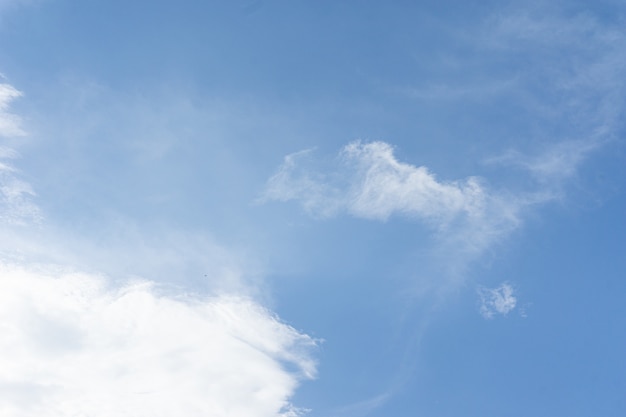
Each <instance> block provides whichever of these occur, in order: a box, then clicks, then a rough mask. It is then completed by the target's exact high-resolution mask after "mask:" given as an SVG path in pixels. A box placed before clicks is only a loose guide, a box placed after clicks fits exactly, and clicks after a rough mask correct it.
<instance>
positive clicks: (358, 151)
mask: <svg viewBox="0 0 626 417" xmlns="http://www.w3.org/2000/svg"><path fill="white" fill-rule="evenodd" d="M308 154H309V151H306V152H298V153H295V154H291V155H288V156H287V157H285V162H284V163H283V165H282V166H281V167H280V168H279V170H278V172H277V173H276V174H275V175H274V176H272V178H270V180H269V181H268V183H267V187H266V190H265V193H264V199H265V200H279V201H289V200H299V201H300V202H301V204H302V205H303V206H304V207H305V209H307V210H308V211H311V212H313V213H314V214H315V213H317V214H322V215H334V214H337V213H338V212H340V211H347V212H348V213H350V214H353V215H354V216H356V217H362V218H366V219H374V220H387V219H388V218H389V217H390V216H391V215H393V214H395V213H398V214H404V215H408V216H415V217H419V218H422V219H424V220H427V221H429V222H432V223H434V224H435V225H437V226H440V227H443V226H444V225H445V224H447V223H448V222H450V221H452V220H453V219H454V218H455V217H456V216H459V215H469V216H472V215H477V214H478V213H479V212H480V211H481V210H482V207H483V206H484V203H485V192H484V190H483V188H482V187H481V185H480V182H479V181H478V180H477V179H476V178H468V179H466V180H464V181H455V182H440V181H437V179H436V178H435V176H434V175H433V174H432V173H430V172H429V171H428V169H427V168H426V167H423V166H422V167H416V166H413V165H409V164H405V163H402V162H399V161H398V160H397V159H396V158H395V156H394V154H393V148H392V146H391V145H389V144H387V143H385V142H371V143H365V144H363V143H361V142H353V143H350V144H349V145H347V146H346V147H344V148H343V150H342V151H341V154H340V160H341V166H339V167H335V170H336V172H334V173H330V174H327V175H326V176H324V175H322V174H321V173H318V172H307V171H302V170H301V169H300V167H299V166H298V163H299V162H300V159H301V158H302V157H304V156H306V155H308ZM338 177H343V178H341V179H340V180H339V181H337V180H334V178H338Z"/></svg>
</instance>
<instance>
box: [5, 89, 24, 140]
mask: <svg viewBox="0 0 626 417" xmlns="http://www.w3.org/2000/svg"><path fill="white" fill-rule="evenodd" d="M21 96H22V93H21V92H20V91H18V90H17V89H15V87H13V86H12V85H10V84H6V83H3V84H0V136H5V137H7V136H8V137H11V136H21V135H23V134H24V131H23V130H22V128H21V126H20V124H21V120H20V117H19V116H17V115H15V114H13V113H11V112H10V111H9V107H10V105H11V103H12V102H13V100H15V99H16V98H18V97H21Z"/></svg>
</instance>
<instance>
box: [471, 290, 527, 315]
mask: <svg viewBox="0 0 626 417" xmlns="http://www.w3.org/2000/svg"><path fill="white" fill-rule="evenodd" d="M513 292H514V291H513V287H512V286H511V285H510V284H508V283H503V284H502V285H500V286H499V287H496V288H485V287H481V288H479V289H478V296H479V297H480V314H481V315H482V316H483V317H484V318H486V319H491V318H493V317H494V316H495V315H496V314H500V315H503V316H506V315H507V314H509V312H511V311H512V310H513V309H514V308H515V306H516V305H517V298H516V297H515V296H514V295H513Z"/></svg>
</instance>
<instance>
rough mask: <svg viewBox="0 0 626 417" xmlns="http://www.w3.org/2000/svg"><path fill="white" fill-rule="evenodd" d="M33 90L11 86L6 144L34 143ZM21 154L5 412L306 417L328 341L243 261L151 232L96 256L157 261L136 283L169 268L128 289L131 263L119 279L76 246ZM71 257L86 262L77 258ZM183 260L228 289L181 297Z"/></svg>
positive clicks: (11, 221) (1, 278)
mask: <svg viewBox="0 0 626 417" xmlns="http://www.w3.org/2000/svg"><path fill="white" fill-rule="evenodd" d="M20 95H21V93H20V92H19V91H18V90H16V89H15V88H14V87H12V86H10V85H8V84H0V136H4V137H6V138H7V141H9V142H10V140H11V138H14V137H16V136H20V135H23V134H24V131H23V130H22V128H21V126H20V123H21V122H20V118H19V117H18V116H16V115H14V114H12V113H11V112H10V103H11V101H12V100H14V99H15V98H17V97H19V96H20ZM17 156H18V155H17V153H16V152H15V151H13V150H12V149H10V148H9V147H7V148H0V231H1V232H2V233H1V234H2V239H0V415H1V416H3V417H4V416H6V417H32V416H39V417H48V416H50V417H59V416H61V417H66V416H67V417H69V416H75V417H79V416H85V417H111V416H119V417H124V416H128V417H142V416H146V417H159V416H163V417H177V416H181V417H182V416H184V417H194V416H198V417H200V416H202V417H205V416H215V417H220V416H228V417H231V416H235V417H237V416H241V417H244V416H245V417H257V416H258V417H277V416H284V417H293V416H296V415H299V414H301V410H299V409H298V408H297V407H294V406H293V405H292V404H291V402H290V399H291V397H292V395H293V394H294V392H295V389H296V388H297V386H298V384H299V383H300V382H301V381H303V380H306V379H311V378H313V377H314V376H315V373H316V365H315V361H314V360H313V359H312V349H314V347H315V345H316V343H315V341H314V340H313V339H311V338H310V337H308V336H307V335H305V334H302V333H300V332H298V331H296V330H295V329H294V328H292V327H290V326H288V325H286V324H285V323H283V322H281V321H280V320H279V319H278V318H277V317H276V316H275V315H274V314H272V313H271V312H270V311H268V310H267V309H265V308H264V307H263V306H262V305H261V304H259V303H258V302H257V301H255V300H254V299H253V298H251V297H250V296H249V294H251V293H253V292H254V291H253V290H247V289H246V288H244V287H245V283H244V282H239V275H240V273H239V272H237V270H236V269H237V268H234V269H233V268H224V265H225V264H228V265H230V264H232V263H237V259H238V258H236V257H233V256H230V254H229V253H228V251H227V250H225V249H223V248H221V247H219V245H213V244H208V243H206V242H205V240H203V239H198V238H196V239H186V241H187V246H185V245H182V246H181V245H178V246H181V247H180V248H179V250H178V251H172V250H167V246H168V245H165V244H164V245H163V247H160V246H159V247H152V246H149V245H148V246H147V244H146V243H145V242H143V240H142V236H141V234H140V233H139V232H138V234H139V236H134V235H132V234H131V235H132V236H126V237H127V239H126V241H125V242H124V245H122V244H121V243H120V242H117V243H118V246H120V248H117V249H115V248H110V247H109V248H107V247H106V246H105V245H96V247H97V248H98V249H99V250H101V251H102V252H106V253H103V254H102V259H108V260H110V262H112V263H115V262H116V260H117V262H119V263H121V264H122V265H124V266H128V264H129V263H130V261H129V259H133V260H134V262H135V263H144V264H145V263H150V264H151V265H152V267H150V266H144V267H143V268H140V267H137V268H135V269H134V273H135V274H137V273H139V274H141V272H142V271H143V272H145V271H152V270H153V269H156V270H161V271H165V272H166V273H169V274H170V275H171V281H172V282H171V283H172V285H171V286H169V287H168V289H167V290H166V289H165V287H164V286H159V285H157V284H156V283H151V282H149V281H145V280H136V281H134V282H132V283H128V281H127V278H126V277H127V276H128V274H131V275H132V274H133V270H132V269H130V268H126V269H127V273H126V274H121V276H115V277H111V276H105V275H98V274H96V273H93V272H91V271H93V270H100V269H99V263H98V262H97V257H94V256H93V254H91V256H89V254H90V249H89V247H91V246H89V244H87V243H85V245H83V246H88V247H87V248H85V249H83V250H78V249H76V243H75V242H74V243H72V241H73V240H75V238H71V234H68V233H65V232H64V231H63V230H62V229H61V228H58V227H55V226H54V225H51V224H49V222H48V221H44V220H42V219H41V214H40V209H39V208H38V206H37V205H36V204H35V201H34V198H35V195H34V192H33V190H32V189H31V187H30V185H29V184H28V183H27V182H25V181H23V180H21V179H20V173H19V171H18V170H17V169H16V168H15V167H14V161H12V159H14V158H15V157H17ZM169 238H170V240H169V244H170V245H172V244H173V243H178V242H176V241H174V242H173V241H172V240H171V236H170V237H169ZM84 240H85V241H88V239H87V237H86V236H85V237H84ZM81 242H82V240H81ZM194 246H195V248H194ZM72 248H73V249H76V252H77V255H76V256H78V257H83V258H85V259H84V260H83V261H81V262H79V261H78V260H77V259H75V257H72V256H69V255H67V252H68V250H71V249H72ZM92 252H93V250H92ZM121 252H125V253H124V254H121ZM183 252H186V255H187V258H186V263H190V262H191V259H194V258H197V257H200V253H201V256H202V258H203V259H208V261H207V262H208V264H210V265H205V264H202V266H203V267H206V268H204V271H205V274H206V275H205V280H207V281H215V282H217V283H218V284H216V288H213V289H214V290H215V291H213V292H210V293H211V294H214V295H212V296H209V295H203V296H199V295H196V296H194V295H189V294H187V293H185V292H184V290H181V289H180V287H181V286H180V285H179V286H178V287H179V289H177V292H176V293H173V291H172V289H171V288H172V287H173V286H174V285H176V284H177V283H180V281H179V280H177V279H175V278H176V277H175V276H174V275H173V274H175V273H176V271H177V270H178V273H180V274H184V272H185V269H184V268H170V269H167V266H168V265H171V264H175V265H178V266H180V264H184V263H185V259H182V258H183ZM85 254H87V255H88V256H85ZM230 258H233V259H232V261H230V260H224V259H230ZM39 259H57V260H58V259H60V260H61V261H63V262H57V263H55V264H51V263H49V262H48V263H43V262H40V261H37V260H39ZM215 259H220V260H221V262H217V261H214V260H215ZM211 261H213V262H211ZM213 264H216V265H213ZM59 265H69V266H59ZM77 265H80V267H77ZM242 265H243V266H244V267H245V264H242ZM112 269H113V270H116V268H112ZM122 269H124V268H122ZM231 270H233V271H234V272H232V271H231ZM77 271H90V272H77ZM143 275H144V276H153V275H158V274H143ZM208 275H210V276H208ZM113 278H115V279H113ZM161 278H163V277H162V276H161ZM233 281H236V282H235V283H233ZM120 282H126V283H124V284H120ZM167 282H169V281H167ZM226 283H230V284H228V285H226ZM218 290H219V291H218ZM204 292H205V294H206V293H207V291H206V289H204ZM242 294H246V295H242Z"/></svg>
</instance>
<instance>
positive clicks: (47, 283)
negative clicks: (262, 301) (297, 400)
mask: <svg viewBox="0 0 626 417" xmlns="http://www.w3.org/2000/svg"><path fill="white" fill-rule="evenodd" d="M0 275H1V276H2V279H1V280H0V327H1V328H2V334H3V337H2V341H0V413H1V414H2V415H6V416H15V417H19V416H32V415H38V416H44V417H45V416H59V415H90V416H111V415H116V416H124V415H133V416H168V417H171V416H205V415H211V416H277V415H285V416H288V415H297V412H296V411H297V410H296V409H295V408H294V407H292V406H291V405H290V403H289V397H290V396H291V395H292V394H293V392H294V389H295V388H296V386H297V385H298V381H300V380H301V379H307V378H312V377H314V375H315V363H314V361H313V360H312V359H311V357H310V355H309V353H310V349H311V348H312V347H313V346H314V345H315V342H314V341H313V340H312V339H311V338H309V337H308V336H306V335H303V334H301V333H299V332H297V331H296V330H294V329H293V328H291V327H289V326H287V325H285V324H283V323H282V322H280V321H279V320H278V319H277V318H276V317H275V316H273V315H272V314H271V313H270V312H268V311H267V310H265V309H264V308H262V307H260V306H259V305H258V304H257V303H255V302H254V301H252V300H250V299H247V298H241V297H236V296H219V297H205V298H191V297H185V296H182V295H181V296H176V295H168V294H163V293H161V292H160V291H159V289H158V288H157V287H155V286H153V285H151V284H150V283H148V282H137V283H134V284H131V285H127V286H124V287H122V288H111V287H110V286H107V281H106V279H104V278H103V277H99V276H94V275H90V274H84V273H77V272H73V271H71V270H67V269H66V268H60V267H55V266H49V265H37V266H28V267H25V266H20V265H13V264H6V263H3V264H0ZM286 364H288V366H286ZM287 368H289V369H292V370H287ZM294 413H295V414H294Z"/></svg>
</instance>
